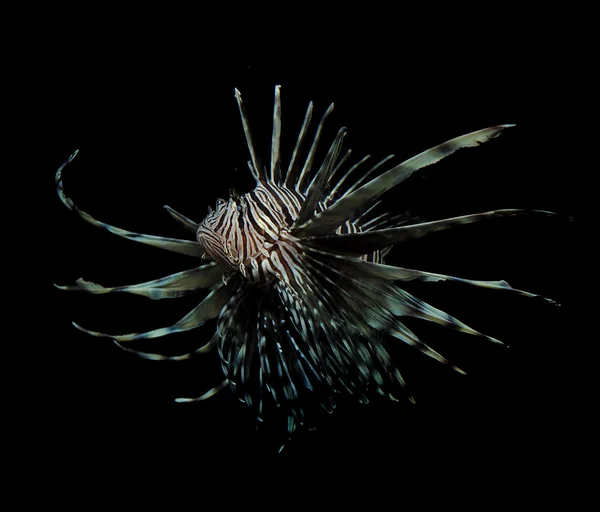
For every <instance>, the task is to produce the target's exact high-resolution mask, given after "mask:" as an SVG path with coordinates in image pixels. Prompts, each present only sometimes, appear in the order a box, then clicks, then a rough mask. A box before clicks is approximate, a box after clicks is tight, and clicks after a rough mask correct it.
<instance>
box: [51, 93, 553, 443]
mask: <svg viewBox="0 0 600 512" xmlns="http://www.w3.org/2000/svg"><path fill="white" fill-rule="evenodd" d="M235 97H236V100H237V104H238V107H239V111H240V115H241V120H242V125H243V129H244V134H245V138H246V143H247V146H248V150H249V152H250V160H249V161H248V167H249V168H250V172H251V173H252V176H253V177H254V179H255V180H256V187H255V188H254V190H252V191H251V192H248V193H247V194H243V195H240V194H238V193H237V192H236V191H235V190H234V189H230V197H229V199H227V200H225V199H217V202H216V207H215V209H214V210H213V209H211V208H210V207H209V208H208V214H207V216H206V217H205V219H204V220H203V221H202V222H200V223H196V222H193V221H192V220H190V219H189V218H187V217H185V216H184V215H182V214H181V213H178V212H177V211H175V210H173V209H172V208H170V207H168V206H165V208H166V209H167V211H168V212H169V214H170V215H171V216H172V217H173V218H174V219H175V220H176V221H178V222H180V223H181V224H182V225H183V226H184V227H185V228H187V229H189V230H190V231H192V232H193V233H194V234H195V237H196V240H194V241H190V240H182V239H174V238H165V237H160V236H152V235H146V234H140V233H134V232H131V231H126V230H124V229H120V228H117V227H114V226H111V225H109V224H106V223H104V222H100V221H98V220H96V219H94V218H93V217H92V216H91V215H89V214H88V213H86V212H84V211H82V210H80V209H79V208H78V207H77V206H76V205H75V204H74V203H73V201H72V200H71V199H70V198H68V197H67V196H66V194H65V192H64V188H63V183H62V177H61V176H62V171H63V168H64V167H65V166H66V165H67V164H68V163H69V162H71V161H72V160H73V159H74V158H75V156H76V155H77V151H75V152H74V153H73V154H72V155H71V156H70V158H69V159H68V160H67V161H66V162H64V163H63V164H62V165H61V166H60V168H59V169H58V171H57V172H56V185H57V191H58V195H59V197H60V199H61V201H62V202H63V203H64V204H65V206H66V207H67V208H69V209H70V210H72V211H74V212H76V213H77V214H78V215H79V216H80V217H82V218H83V219H84V220H85V221H87V222H89V223H90V224H92V225H94V226H96V227H99V228H102V229H105V230H107V231H110V232H111V233H114V234H115V235H118V236H121V237H124V238H127V239H130V240H134V241H137V242H141V243H144V244H148V245H152V246H154V247H159V248H162V249H166V250H168V251H173V252H177V253H182V254H186V255H189V256H193V257H197V258H201V259H202V261H203V264H202V265H200V266H198V267H195V268H192V269H191V270H186V271H183V272H178V273H176V274H173V275H170V276H167V277H163V278H161V279H156V280H153V281H148V282H144V283H140V284H135V285H130V286H118V287H112V288H108V287H103V286H101V285H99V284H96V283H92V282H87V281H84V280H83V279H78V280H77V282H76V284H75V285H74V286H58V288H60V289H62V290H83V291H86V292H90V293H93V294H103V293H112V292H127V293H133V294H137V295H142V296H145V297H148V298H150V299H154V300H157V299H165V298H175V297H181V296H183V295H187V294H192V293H195V292H197V291H198V290H210V292H209V293H208V295H206V297H205V298H204V300H202V301H201V302H200V304H198V305H197V306H196V307H195V308H194V309H192V311H190V312H189V313H188V314H187V315H185V316H184V317H183V318H181V320H179V321H178V322H176V323H175V324H174V325H172V326H170V327H163V328H160V329H155V330H152V331H149V332H144V333H135V334H122V335H109V334H104V333H101V332H96V331H90V330H88V329H84V328H83V327H81V326H79V325H77V324H75V323H74V325H75V327H77V328H78V329H80V330H81V331H83V332H86V333H88V334H91V335H93V336H100V337H106V338H111V339H113V340H114V342H115V343H116V344H117V346H119V347H120V348H122V349H124V350H126V351H128V352H131V353H134V354H137V355H138V356H141V357H143V358H146V359H151V360H171V361H181V360H184V359H188V358H190V357H192V356H193V355H196V354H204V353H206V352H208V351H210V350H211V349H213V348H215V347H216V348H217V350H218V354H219V357H220V363H221V368H222V371H223V374H224V380H223V381H222V382H221V383H220V384H218V385H217V386H215V387H213V388H212V389H210V390H209V391H208V392H206V393H204V394H203V395H201V396H199V397H198V398H178V399H176V401H177V402H192V401H201V400H205V399H207V398H209V397H211V396H213V395H215V394H216V393H217V392H219V391H220V390H222V389H224V388H226V387H229V388H230V389H231V390H232V391H233V393H234V394H235V395H237V396H238V397H239V398H240V400H241V401H243V402H244V403H246V404H247V406H248V407H250V408H251V409H252V410H253V412H254V414H255V415H256V418H257V419H258V421H259V422H260V421H262V420H263V418H264V417H265V414H266V410H267V408H269V410H277V407H278V408H279V409H280V410H281V411H282V412H283V414H284V418H287V430H288V435H289V436H291V434H292V433H293V432H294V431H295V430H296V428H297V426H298V425H302V424H304V423H307V422H308V423H310V414H309V411H314V410H317V409H320V407H323V408H324V409H325V410H327V411H328V412H331V411H332V410H333V408H334V407H335V404H336V401H335V400H336V398H337V396H341V395H348V394H349V395H353V396H356V397H357V398H358V399H359V400H361V401H366V400H367V398H366V397H367V393H368V392H371V391H372V390H374V391H376V392H377V393H379V394H381V395H384V396H386V397H389V398H390V399H393V400H395V397H394V393H395V392H396V391H397V390H400V389H402V388H404V386H405V381H404V379H403V377H402V375H401V373H400V371H399V370H398V368H397V367H396V366H395V365H394V363H393V362H392V360H391V357H390V355H389V353H388V351H387V350H386V343H387V342H388V341H386V339H387V340H389V338H390V337H393V338H396V339H397V340H400V341H401V342H403V343H406V344H407V345H410V346H412V347H414V348H416V349H417V350H419V351H421V352H422V353H423V354H425V355H427V356H429V357H431V358H433V359H435V360H437V361H439V362H441V363H445V364H449V365H450V366H451V368H453V369H454V370H456V371H457V372H460V373H464V372H462V370H460V369H459V368H457V367H456V366H454V365H452V364H450V363H449V362H448V360H447V359H446V358H445V357H444V356H442V355H441V354H440V353H438V352H437V351H435V350H434V349H433V348H431V347H430V346H428V345H427V344H426V343H425V342H423V341H422V340H421V339H419V337H417V335H416V334H415V333H413V332H412V331H411V330H410V329H409V328H408V327H407V326H406V325H405V324H404V323H403V322H402V321H401V319H402V318H403V317H415V318H419V319H423V320H427V321H430V322H434V323H437V324H441V325H443V326H446V327H449V328H452V329H456V330H458V331H461V332H464V333H467V334H472V335H475V336H480V337H483V338H485V339H487V340H489V341H491V342H493V343H497V344H502V342H501V341H499V340H497V339H495V338H493V337H491V336H487V335H485V334H482V333H480V332H478V331H476V330H475V329H472V328H471V327H469V326H468V325H466V324H464V323H463V322H461V321H460V320H458V319H456V318H454V317H453V316H451V315H449V314H448V313H446V312H444V311H441V310H439V309H436V308H435V307H433V306H431V305H430V304H427V303H425V302H423V301H422V300H420V299H418V298H417V297H415V296H413V295H412V294H410V293H408V292H407V291H406V290H404V289H403V288H402V283H404V282H407V281H413V280H419V281H426V282H437V281H451V282H458V283H462V284H464V285H471V286H477V287H482V288H489V289H496V290H510V291H511V292H514V293H517V294H520V295H524V296H527V297H539V296H538V295H535V294H533V293H529V292H526V291H523V290H518V289H515V288H512V287H511V286H509V285H508V283H507V282H505V281H476V280H470V279H463V278H459V277H453V276H449V275H443V274H436V273H431V272H424V271H421V270H415V269H409V268H402V267H398V266H391V265H387V264H385V262H384V259H385V257H386V255H387V254H388V253H389V251H390V250H391V249H392V247H394V246H395V245H397V244H400V243H403V242H406V241H408V240H413V239H416V238H420V237H423V236H425V235H428V234H430V233H434V232H438V231H442V230H447V229H450V228H453V227H456V226H460V225H464V224H470V223H474V222H479V221H483V220H486V219H491V218H499V217H509V216H516V215H522V214H526V213H532V212H533V213H537V214H542V215H552V213H551V212H545V211H538V210H534V211H531V210H528V211H526V210H520V209H504V210H495V211H488V212H484V213H477V214H473V215H464V216H459V217H453V218H447V219H443V220H437V221H433V222H421V221H420V220H419V219H416V218H414V217H407V215H395V216H394V215H391V214H389V213H388V212H386V213H381V214H378V215H376V214H375V213H374V211H375V212H376V208H377V207H378V206H380V204H381V200H380V196H381V195H382V194H383V193H384V192H386V191H389V190H390V189H391V188H392V187H395V186H396V185H398V184H400V183H401V182H403V181H404V180H406V179H407V178H408V177H410V176H411V175H412V174H413V173H414V172H415V171H417V170H419V169H423V168H424V167H426V166H428V165H431V164H434V163H436V162H438V161H439V160H441V159H442V158H444V157H446V156H448V155H451V154H452V153H454V152H455V151H456V150H458V149H460V148H467V147H474V146H478V145H479V144H482V143H484V142H487V141H489V140H490V139H493V138H495V137H497V136H498V135H500V133H502V131H503V130H505V129H506V128H509V127H511V126H514V125H510V124H505V125H498V126H492V127H489V128H485V129H483V130H479V131H475V132H472V133H468V134H466V135H462V136H460V137H457V138H454V139H452V140H449V141H447V142H444V143H443V144H440V145H438V146H435V147H433V148H431V149H428V150H427V151H424V152H422V153H420V154H418V155H417V156H414V157H412V158H410V159H408V160H406V161H404V162H402V163H400V164H398V165H395V166H394V167H392V168H391V169H389V170H387V171H385V172H380V173H378V174H377V173H376V176H375V177H371V175H372V174H373V173H375V172H376V171H378V170H380V169H381V168H382V167H383V166H384V165H385V164H386V163H387V162H388V161H389V160H390V158H392V156H393V155H391V156H388V157H386V158H384V159H382V160H381V161H379V162H377V163H375V164H374V165H371V166H367V165H366V164H367V161H368V160H369V156H366V157H364V158H362V159H361V160H359V161H358V162H356V163H354V164H353V165H351V166H350V167H349V168H348V169H347V170H346V171H345V172H343V174H342V171H341V170H342V169H344V168H345V167H344V166H345V164H346V162H347V161H348V159H349V157H350V155H351V150H347V151H346V152H345V153H344V154H343V156H341V155H342V143H343V140H344V137H345V136H346V132H347V129H346V128H345V127H344V128H341V129H340V130H339V131H338V132H337V135H336V137H335V139H334V141H333V143H332V144H331V146H330V147H329V150H328V151H327V153H326V156H325V157H324V159H323V161H322V162H321V163H320V165H315V155H316V151H317V147H318V143H319V141H320V139H321V134H322V131H323V127H324V123H325V120H326V118H327V117H328V116H329V115H330V114H331V112H332V110H333V104H331V105H330V106H329V108H328V109H327V110H326V112H325V113H324V114H323V116H322V117H321V119H320V121H319V123H318V125H317V128H316V131H315V133H314V136H313V137H312V143H311V145H310V148H309V150H308V153H307V155H306V157H305V158H301V157H300V155H301V150H302V147H303V145H304V143H305V142H306V140H307V132H308V127H309V124H310V122H311V118H312V115H313V104H312V102H311V103H309V106H308V110H307V111H306V115H305V117H304V122H303V123H302V126H301V128H300V132H299V135H298V138H297V140H296V144H295V147H294V150H293V153H292V155H291V158H290V161H289V163H288V164H287V168H285V166H284V165H283V163H282V160H281V154H280V139H281V100H280V87H279V86H276V87H275V101H274V110H273V132H272V142H271V157H270V165H269V167H268V168H267V166H266V165H265V164H264V163H263V162H262V161H261V159H260V157H259V154H258V152H257V151H256V149H255V146H254V144H253V141H252V136H251V131H250V126H249V122H248V117H247V115H246V112H245V109H244V104H243V102H242V97H241V95H240V93H239V91H238V90H237V89H235ZM359 169H361V170H360V171H359ZM363 169H364V170H363ZM354 176H359V177H358V178H357V179H355V178H354ZM369 177H371V178H370V179H367V178H369ZM204 260H208V262H205V261H204ZM542 298H543V297H542ZM543 299H544V300H546V301H549V302H553V301H551V300H550V299H545V298H543ZM214 319H216V330H215V333H214V335H213V336H212V338H211V339H210V340H209V341H208V342H207V343H206V344H204V345H202V346H200V347H199V348H198V349H196V350H195V351H194V352H191V353H186V354H182V355H178V356H166V355H162V354H157V353H149V352H143V351H139V350H133V349H131V348H129V347H126V346H125V344H127V343H128V342H130V341H133V340H145V339H150V338H158V337H160V336H166V335H168V334H171V333H176V332H181V331H189V330H191V329H195V328H197V327H200V326H202V325H204V324H205V323H206V322H208V321H210V320H214ZM406 394H407V395H408V398H409V399H411V400H413V399H412V396H411V395H410V394H409V393H408V392H407V393H406ZM273 405H275V406H277V407H275V408H273V407H272V406H273Z"/></svg>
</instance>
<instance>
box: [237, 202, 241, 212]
mask: <svg viewBox="0 0 600 512" xmlns="http://www.w3.org/2000/svg"><path fill="white" fill-rule="evenodd" d="M237 211H238V212H241V211H242V205H241V204H238V207H237Z"/></svg>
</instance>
